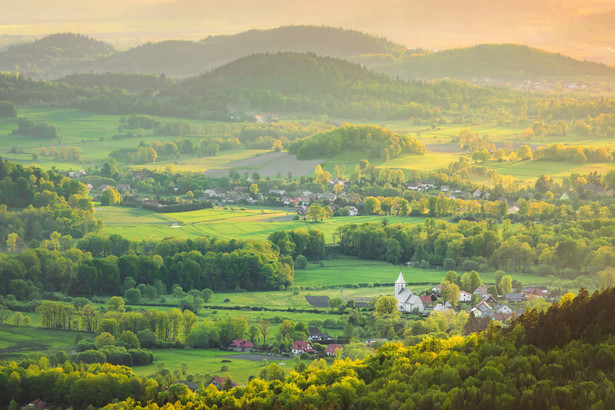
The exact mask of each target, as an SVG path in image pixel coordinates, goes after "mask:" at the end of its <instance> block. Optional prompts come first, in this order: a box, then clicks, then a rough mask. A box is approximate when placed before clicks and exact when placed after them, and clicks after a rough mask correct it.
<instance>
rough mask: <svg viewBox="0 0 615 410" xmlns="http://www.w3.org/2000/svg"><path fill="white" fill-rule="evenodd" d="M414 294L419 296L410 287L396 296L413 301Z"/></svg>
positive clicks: (405, 301) (398, 298) (406, 300)
mask: <svg viewBox="0 0 615 410" xmlns="http://www.w3.org/2000/svg"><path fill="white" fill-rule="evenodd" d="M412 296H415V298H418V296H416V295H415V294H414V293H412V291H411V290H410V289H408V288H404V289H402V290H401V292H399V293H398V294H397V296H395V297H396V298H397V300H398V301H400V302H404V303H407V302H411V299H412Z"/></svg>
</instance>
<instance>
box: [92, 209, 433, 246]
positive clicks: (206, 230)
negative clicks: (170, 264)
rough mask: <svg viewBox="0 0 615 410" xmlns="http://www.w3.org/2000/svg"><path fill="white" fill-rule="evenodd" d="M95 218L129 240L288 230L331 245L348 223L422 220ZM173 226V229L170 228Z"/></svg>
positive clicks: (253, 235) (252, 212)
mask: <svg viewBox="0 0 615 410" xmlns="http://www.w3.org/2000/svg"><path fill="white" fill-rule="evenodd" d="M97 209H98V210H97V211H96V217H97V218H99V219H101V220H102V221H103V222H104V223H105V228H104V233H105V234H107V235H111V234H118V235H121V236H123V237H125V238H128V239H143V238H152V237H157V238H166V237H171V236H174V237H177V238H194V237H200V236H210V237H219V238H225V239H233V238H241V239H266V238H267V236H269V234H270V233H272V232H276V231H281V230H288V229H298V228H303V229H319V230H321V231H323V232H324V234H325V241H326V242H327V243H333V241H334V233H335V231H336V229H337V228H338V227H339V226H341V225H345V224H348V223H365V222H381V221H382V220H383V219H386V220H387V221H388V222H389V223H420V222H423V221H424V220H425V218H422V217H407V216H404V217H401V216H400V217H396V216H387V217H382V216H355V217H352V216H348V217H336V218H331V219H327V220H325V221H323V222H318V223H312V222H306V221H303V220H293V217H294V216H295V215H296V210H295V209H294V208H280V209H269V208H260V207H248V206H246V207H242V208H239V207H237V208H235V207H229V208H227V209H224V208H220V207H215V208H211V209H202V210H198V211H191V212H179V213H168V214H158V213H155V212H153V211H146V210H143V209H136V208H123V207H104V208H98V207H97ZM172 226H173V227H172Z"/></svg>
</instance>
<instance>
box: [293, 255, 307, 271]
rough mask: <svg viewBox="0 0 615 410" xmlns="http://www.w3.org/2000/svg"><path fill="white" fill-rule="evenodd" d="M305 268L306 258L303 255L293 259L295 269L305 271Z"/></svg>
mask: <svg viewBox="0 0 615 410" xmlns="http://www.w3.org/2000/svg"><path fill="white" fill-rule="evenodd" d="M306 266H307V258H306V257H305V256H303V255H298V256H297V258H296V259H295V269H305V267H306Z"/></svg>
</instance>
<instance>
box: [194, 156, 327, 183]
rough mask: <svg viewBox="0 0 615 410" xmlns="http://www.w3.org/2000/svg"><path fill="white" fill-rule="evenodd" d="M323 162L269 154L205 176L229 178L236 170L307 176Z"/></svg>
mask: <svg viewBox="0 0 615 410" xmlns="http://www.w3.org/2000/svg"><path fill="white" fill-rule="evenodd" d="M321 162H322V160H319V159H312V160H305V161H302V160H298V159H297V157H296V156H294V155H291V154H288V153H286V152H268V153H266V154H261V155H257V156H253V157H251V158H246V159H240V160H237V161H232V162H229V163H226V164H223V165H221V167H223V169H210V170H208V171H206V172H205V175H207V176H209V177H211V178H221V177H224V176H227V175H228V173H229V170H230V169H235V170H237V171H238V172H239V173H242V171H249V173H253V172H258V173H259V174H260V175H261V176H276V175H278V174H281V175H282V176H286V175H288V173H289V172H290V173H292V175H293V176H296V177H301V176H307V175H310V174H311V173H313V172H314V168H316V165H318V164H320V163H321Z"/></svg>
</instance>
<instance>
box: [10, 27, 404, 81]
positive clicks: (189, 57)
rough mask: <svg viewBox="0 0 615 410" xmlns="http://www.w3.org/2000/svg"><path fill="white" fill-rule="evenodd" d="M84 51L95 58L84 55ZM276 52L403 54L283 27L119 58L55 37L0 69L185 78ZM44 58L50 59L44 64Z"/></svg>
mask: <svg viewBox="0 0 615 410" xmlns="http://www.w3.org/2000/svg"><path fill="white" fill-rule="evenodd" d="M86 39H87V40H88V41H89V42H90V46H89V47H86V46H87V44H86V42H85V40H86ZM69 42H72V43H73V44H74V48H75V50H76V53H75V54H77V55H68V54H67V55H64V56H63V54H62V53H61V52H64V50H65V48H66V44H68V43H69ZM88 50H91V51H95V52H96V53H95V54H94V53H92V52H90V53H86V51H88ZM277 51H295V52H308V51H309V52H314V53H316V54H319V55H324V56H332V57H341V58H350V57H353V56H359V55H379V54H386V55H403V54H404V53H405V52H406V48H405V47H404V46H401V45H398V44H394V43H392V42H390V41H388V40H386V39H384V38H380V37H375V36H372V35H369V34H365V33H362V32H359V31H355V30H344V29H341V28H332V27H324V26H284V27H279V28H275V29H271V30H250V31H246V32H243V33H239V34H235V35H224V36H211V37H207V38H205V39H203V40H201V41H180V40H169V41H161V42H157V43H147V44H144V45H142V46H138V47H134V48H131V49H129V50H127V51H124V52H115V51H114V50H113V49H112V48H111V47H110V46H108V45H106V44H104V43H101V42H97V41H95V40H92V39H89V38H87V37H85V36H80V35H76V34H60V35H53V36H49V37H45V38H43V39H41V40H38V41H36V42H34V43H29V44H23V45H19V46H15V47H13V48H11V49H10V50H9V51H7V52H5V53H0V69H4V70H11V71H12V70H15V65H16V64H18V65H19V66H20V68H19V70H18V71H20V72H22V73H25V74H26V75H28V76H31V77H32V78H38V79H57V78H60V77H62V76H64V75H67V74H72V73H90V72H94V73H107V72H113V73H127V74H132V73H140V74H165V75H166V76H169V77H188V76H192V75H197V74H201V73H203V72H206V71H209V70H211V69H213V68H216V67H219V66H222V65H224V64H226V63H229V62H231V61H233V60H236V59H238V58H240V57H245V56H247V55H250V54H254V53H264V52H277ZM58 52H60V53H58ZM50 54H51V55H53V56H54V57H56V59H54V60H50V59H49V58H48V55H50ZM56 54H57V55H56ZM60 57H63V58H64V59H62V58H60ZM76 57H100V58H97V59H96V61H95V62H92V61H82V62H76V61H74V58H76ZM43 62H45V64H44V65H42V63H43Z"/></svg>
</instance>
